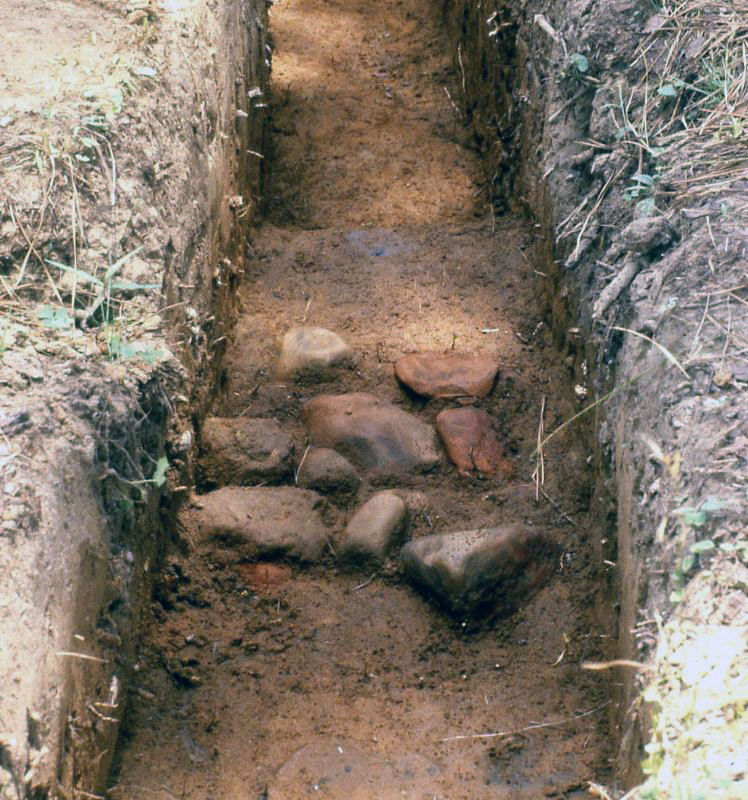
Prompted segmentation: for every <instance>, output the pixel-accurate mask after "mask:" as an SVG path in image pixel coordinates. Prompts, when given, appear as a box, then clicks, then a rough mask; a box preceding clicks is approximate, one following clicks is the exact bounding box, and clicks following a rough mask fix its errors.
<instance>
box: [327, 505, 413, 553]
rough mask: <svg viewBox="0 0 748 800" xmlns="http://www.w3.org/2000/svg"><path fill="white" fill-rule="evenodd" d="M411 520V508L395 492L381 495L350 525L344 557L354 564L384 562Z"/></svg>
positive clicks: (357, 513) (358, 512)
mask: <svg viewBox="0 0 748 800" xmlns="http://www.w3.org/2000/svg"><path fill="white" fill-rule="evenodd" d="M407 521H408V506H407V505H406V504H405V501H404V500H403V499H402V498H401V497H398V495H397V494H395V493H394V492H377V493H376V494H375V495H374V496H373V497H371V498H369V499H368V500H367V501H366V502H365V503H364V504H363V505H362V506H361V507H360V508H357V509H356V511H355V512H354V513H353V516H352V517H351V518H350V520H349V521H348V525H346V528H345V533H344V534H343V540H342V542H341V543H340V548H339V550H340V554H341V556H342V557H343V558H345V559H348V560H350V561H361V562H365V563H366V562H374V563H381V562H382V561H384V559H385V558H386V557H387V553H388V552H389V550H390V548H391V547H392V545H393V544H395V543H396V541H397V539H398V537H399V536H400V535H401V534H402V532H403V529H404V528H405V525H406V523H407Z"/></svg>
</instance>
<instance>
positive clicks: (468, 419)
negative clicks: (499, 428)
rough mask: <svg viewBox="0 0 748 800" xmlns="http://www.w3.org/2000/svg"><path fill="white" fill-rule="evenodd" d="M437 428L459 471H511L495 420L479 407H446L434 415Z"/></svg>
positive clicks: (468, 473) (505, 473)
mask: <svg viewBox="0 0 748 800" xmlns="http://www.w3.org/2000/svg"><path fill="white" fill-rule="evenodd" d="M436 429H437V430H438V431H439V435H440V436H441V438H442V441H443V442H444V446H445V447H446V448H447V454H448V455H449V458H450V460H451V461H452V463H453V464H454V465H455V466H456V467H457V471H458V472H459V473H460V475H463V476H466V477H470V476H471V475H472V473H473V472H475V471H478V472H480V473H481V474H482V475H496V474H497V473H498V474H500V475H501V476H502V477H504V478H511V477H512V476H513V475H514V468H513V466H512V465H511V463H510V462H509V461H507V459H506V458H505V456H504V450H503V448H502V447H501V444H500V443H499V439H498V437H497V435H496V430H495V429H494V420H493V419H492V418H491V417H490V416H489V415H488V414H487V413H486V412H485V411H483V410H482V409H480V408H447V409H444V411H441V412H439V414H438V415H437V417H436Z"/></svg>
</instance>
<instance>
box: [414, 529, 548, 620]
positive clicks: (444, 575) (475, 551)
mask: <svg viewBox="0 0 748 800" xmlns="http://www.w3.org/2000/svg"><path fill="white" fill-rule="evenodd" d="M557 552H558V548H557V546H556V544H555V543H554V541H553V539H552V538H551V537H550V536H549V535H548V534H546V533H544V532H541V531H537V530H535V529H533V528H528V527H526V526H524V525H521V524H516V523H513V524H507V525H501V526H499V527H495V528H483V529H478V530H468V531H456V532H454V533H440V534H433V535H431V536H424V537H422V538H420V539H415V540H413V541H411V542H408V543H407V544H406V545H405V546H404V547H403V549H402V551H401V558H402V562H403V566H404V568H405V572H406V574H407V576H408V577H409V578H410V580H411V581H412V582H413V583H414V584H415V585H416V586H417V587H418V588H419V589H421V590H422V591H423V592H424V593H425V594H426V595H428V596H429V597H431V598H433V599H434V600H435V601H436V602H437V603H438V604H439V605H441V606H443V607H445V608H446V609H447V610H448V611H450V612H451V613H453V614H455V615H457V616H474V617H486V616H487V617H494V616H504V615H506V614H511V613H512V612H514V611H516V610H517V608H519V606H520V604H521V602H523V601H526V600H528V599H529V598H530V597H531V596H532V595H533V594H534V593H535V592H537V591H538V590H539V589H540V588H542V586H543V585H545V583H547V581H548V580H549V579H550V577H551V576H552V575H553V572H554V569H555V563H556V555H557Z"/></svg>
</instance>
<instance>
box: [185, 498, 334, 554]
mask: <svg viewBox="0 0 748 800" xmlns="http://www.w3.org/2000/svg"><path fill="white" fill-rule="evenodd" d="M323 503H324V500H323V498H321V497H320V496H319V495H318V494H316V493H315V492H310V491H308V490H306V489H297V488H295V487H292V486H282V487H277V488H272V487H264V486H263V487H254V488H240V487H238V486H227V487H225V488H223V489H218V490H217V491H215V492H210V494H205V495H201V496H200V497H198V498H196V506H197V510H196V511H195V512H192V513H194V519H195V521H196V523H197V527H198V532H199V534H200V535H201V536H203V537H206V538H212V539H216V540H218V541H220V542H223V543H224V544H227V545H229V546H233V547H236V549H237V550H238V551H239V554H240V555H242V556H244V557H246V558H282V557H289V558H295V559H299V560H301V561H316V560H317V559H319V557H320V556H321V555H322V554H323V552H324V549H325V545H326V544H327V541H328V538H329V537H328V531H327V529H326V528H325V525H324V522H323V521H322V517H321V516H320V508H321V507H322V505H323Z"/></svg>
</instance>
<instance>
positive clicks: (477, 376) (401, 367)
mask: <svg viewBox="0 0 748 800" xmlns="http://www.w3.org/2000/svg"><path fill="white" fill-rule="evenodd" d="M498 370H499V367H498V364H497V363H496V362H495V361H494V359H492V358H490V357H488V356H481V355H473V354H471V353H455V352H454V351H449V352H447V353H431V352H427V353H412V354H410V355H407V356H403V357H402V358H401V359H400V360H399V361H398V362H397V364H395V375H396V376H397V379H398V380H399V381H400V382H401V383H404V384H405V385H406V386H408V387H409V388H410V389H412V390H413V391H414V392H415V393H416V394H420V395H423V396H424V397H465V396H469V397H485V396H486V395H487V394H488V393H489V392H490V391H491V389H492V388H493V384H494V381H495V380H496V373H497V372H498Z"/></svg>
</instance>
